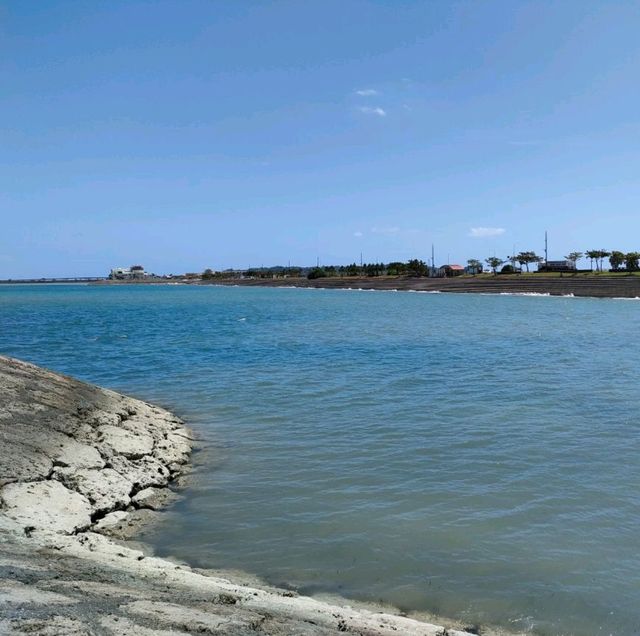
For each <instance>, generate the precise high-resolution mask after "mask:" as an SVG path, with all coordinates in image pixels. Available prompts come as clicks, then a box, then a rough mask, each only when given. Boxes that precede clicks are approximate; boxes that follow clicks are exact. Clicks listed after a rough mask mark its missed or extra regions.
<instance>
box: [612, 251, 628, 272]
mask: <svg viewBox="0 0 640 636" xmlns="http://www.w3.org/2000/svg"><path fill="white" fill-rule="evenodd" d="M625 260H626V254H625V253H624V252H619V251H618V250H612V251H611V255H610V256H609V264H610V265H611V269H613V270H616V269H620V268H621V266H622V265H623V264H624V262H625Z"/></svg>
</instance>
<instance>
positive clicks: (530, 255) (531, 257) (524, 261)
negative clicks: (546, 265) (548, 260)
mask: <svg viewBox="0 0 640 636" xmlns="http://www.w3.org/2000/svg"><path fill="white" fill-rule="evenodd" d="M543 260H544V259H543V258H542V257H540V256H538V255H537V254H536V253H535V252H520V253H519V254H518V255H517V256H516V261H518V263H520V266H522V265H524V266H525V267H526V268H527V272H528V271H529V265H530V264H532V263H541V262H542V261H543Z"/></svg>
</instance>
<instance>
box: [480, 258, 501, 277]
mask: <svg viewBox="0 0 640 636" xmlns="http://www.w3.org/2000/svg"><path fill="white" fill-rule="evenodd" d="M485 263H486V264H487V265H488V266H489V267H490V268H491V271H492V272H493V273H494V274H496V273H497V269H498V267H500V265H502V263H504V261H503V260H502V259H501V258H498V257H497V256H490V257H489V258H485Z"/></svg>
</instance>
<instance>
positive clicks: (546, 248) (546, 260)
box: [544, 230, 549, 267]
mask: <svg viewBox="0 0 640 636" xmlns="http://www.w3.org/2000/svg"><path fill="white" fill-rule="evenodd" d="M544 264H545V267H548V266H549V243H548V241H547V231H546V230H545V231H544Z"/></svg>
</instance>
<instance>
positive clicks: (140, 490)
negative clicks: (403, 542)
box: [0, 356, 490, 636]
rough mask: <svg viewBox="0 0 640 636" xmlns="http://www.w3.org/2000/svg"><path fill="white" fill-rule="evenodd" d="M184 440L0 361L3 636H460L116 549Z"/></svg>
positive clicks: (147, 506) (113, 399)
mask: <svg viewBox="0 0 640 636" xmlns="http://www.w3.org/2000/svg"><path fill="white" fill-rule="evenodd" d="M192 440H193V438H192V435H191V432H190V431H189V430H188V428H187V427H186V426H185V425H184V423H183V422H182V421H181V420H180V419H179V418H177V417H175V416H174V415H173V414H171V413H169V412H167V411H165V410H163V409H160V408H158V407H155V406H152V405H150V404H147V403H145V402H142V401H140V400H135V399H132V398H129V397H125V396H123V395H119V394H118V393H115V392H113V391H108V390H104V389H101V388H98V387H96V386H92V385H89V384H85V383H83V382H79V381H77V380H74V379H72V378H68V377H65V376H61V375H58V374H56V373H52V372H50V371H47V370H45V369H41V368H39V367H36V366H34V365H31V364H27V363H24V362H20V361H18V360H15V359H11V358H6V357H3V356H0V634H43V635H60V636H62V635H65V636H67V635H78V636H79V635H85V634H86V635H90V634H101V635H114V636H115V635H117V636H126V635H130V636H134V635H135V636H153V635H158V636H169V635H171V634H185V633H186V634H194V633H198V634H202V633H205V634H303V635H304V634H309V635H311V634H313V635H316V634H338V633H344V632H348V633H354V634H361V635H367V636H369V635H370V636H374V635H375V636H382V635H387V634H394V635H397V634H412V635H416V636H417V635H423V636H436V635H437V636H445V635H449V636H462V635H463V634H466V633H467V632H464V631H462V630H461V629H460V626H458V629H456V628H453V627H450V628H445V627H443V626H440V625H435V624H432V623H430V622H424V621H419V620H414V619H412V618H407V617H404V616H398V615H396V614H393V613H389V612H384V611H381V610H380V609H379V608H372V607H365V606H362V605H360V606H358V607H354V606H353V605H352V604H347V601H341V600H339V599H338V600H336V601H335V602H333V601H332V602H325V601H322V600H318V599H314V598H309V597H303V596H298V595H297V594H296V593H295V592H291V591H287V590H280V589H276V588H271V587H269V586H266V585H262V584H260V582H258V581H256V580H255V579H251V578H249V577H248V576H245V575H242V574H237V573H235V574H234V575H232V576H229V575H228V574H225V573H219V572H212V571H204V570H195V569H193V568H190V567H189V566H188V565H186V564H178V563H176V562H173V561H170V560H167V559H159V558H155V557H153V556H151V555H150V553H149V551H148V550H146V549H145V548H144V547H142V548H141V547H140V546H139V545H133V544H131V543H127V542H125V541H123V540H122V539H125V538H127V537H130V536H131V535H132V534H133V533H134V532H135V530H136V528H138V527H139V525H140V523H143V522H145V521H147V520H148V517H149V516H150V515H154V514H160V513H158V512H155V511H156V510H158V509H159V508H161V507H162V506H163V505H164V504H165V503H166V501H167V500H168V498H169V496H170V494H171V490H170V488H169V486H170V484H171V483H172V482H173V481H174V480H175V479H176V478H178V477H179V476H180V475H181V474H182V473H183V472H184V471H185V470H186V469H187V468H188V461H189V454H190V451H191V448H192V444H193V442H192ZM483 633H490V632H488V631H487V632H483Z"/></svg>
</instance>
